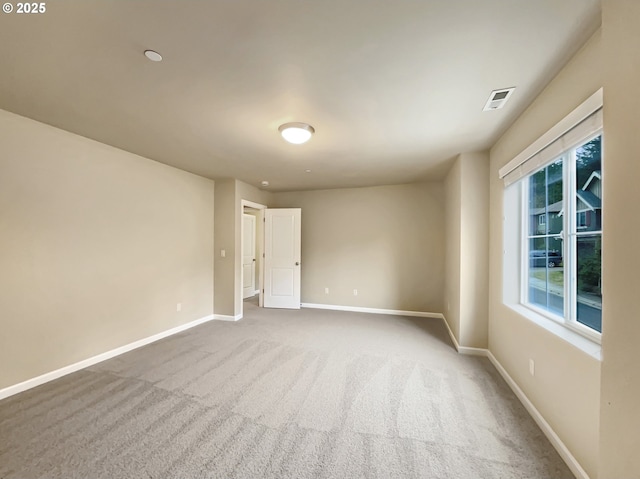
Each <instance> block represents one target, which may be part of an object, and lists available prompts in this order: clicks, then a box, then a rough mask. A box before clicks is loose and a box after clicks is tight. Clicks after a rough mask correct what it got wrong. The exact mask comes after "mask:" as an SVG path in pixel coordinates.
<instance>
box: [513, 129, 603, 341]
mask: <svg viewBox="0 0 640 479" xmlns="http://www.w3.org/2000/svg"><path fill="white" fill-rule="evenodd" d="M602 134H603V133H602V129H600V130H599V131H597V132H596V133H594V134H591V135H589V136H588V137H585V138H584V139H583V140H581V141H580V142H579V143H577V144H576V145H574V146H572V147H571V148H570V149H569V150H568V151H565V152H564V153H562V154H561V155H560V156H559V157H557V158H556V159H554V160H553V161H552V162H551V163H553V162H555V161H558V160H560V159H562V161H563V165H562V181H563V191H562V202H563V211H564V214H563V215H562V218H563V219H562V231H561V232H560V234H559V235H538V236H546V237H550V236H557V237H559V238H561V239H562V261H563V265H564V266H563V269H564V280H563V286H564V291H563V306H564V311H563V315H562V316H560V315H559V314H555V313H554V312H553V311H549V310H547V309H544V308H541V307H539V306H537V305H535V304H533V303H531V302H530V301H529V278H530V275H529V271H530V267H531V259H530V258H531V251H530V249H529V244H530V241H529V240H530V236H531V235H530V233H529V224H530V223H529V221H530V220H529V218H530V214H529V213H530V211H529V196H528V195H529V180H530V178H531V177H532V176H533V175H534V174H536V173H537V172H538V171H540V169H538V170H536V171H534V172H533V173H531V174H529V175H527V176H526V177H525V178H522V179H521V180H520V181H519V183H520V188H521V193H520V194H521V195H522V201H521V211H520V224H521V235H520V243H521V249H520V251H521V252H522V254H521V268H520V304H521V305H522V306H524V307H526V308H528V309H530V310H532V311H534V312H535V313H537V314H540V315H542V316H544V317H546V318H548V319H551V320H553V321H555V322H557V323H560V324H562V325H563V326H565V327H567V328H568V329H571V330H572V331H574V332H576V333H578V334H580V335H582V336H585V337H587V338H588V339H590V340H592V341H594V342H597V343H598V344H600V342H601V338H602V333H601V332H599V331H596V330H595V329H592V328H590V327H589V326H586V325H584V324H582V323H580V322H578V320H577V291H578V278H577V239H578V237H580V236H594V235H598V234H599V235H600V236H601V237H602V230H601V229H600V230H597V231H580V227H579V226H578V224H577V221H576V216H577V213H578V211H577V206H576V204H575V203H576V202H575V201H572V200H573V199H574V197H575V194H576V191H577V190H576V156H575V154H576V149H577V148H579V147H580V146H582V145H584V144H586V143H588V142H590V141H591V140H593V139H595V138H597V137H598V136H602ZM602 141H603V142H604V140H602ZM600 161H601V164H602V162H603V161H604V158H601V159H600ZM551 163H548V164H546V165H545V166H544V167H543V168H546V167H547V166H548V165H549V164H551ZM601 168H602V166H601ZM534 236H537V235H534ZM547 281H548V280H547Z"/></svg>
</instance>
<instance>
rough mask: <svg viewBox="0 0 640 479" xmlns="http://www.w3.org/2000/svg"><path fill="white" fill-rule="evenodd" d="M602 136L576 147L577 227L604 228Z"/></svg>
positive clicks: (588, 229) (581, 229)
mask: <svg viewBox="0 0 640 479" xmlns="http://www.w3.org/2000/svg"><path fill="white" fill-rule="evenodd" d="M601 145H602V137H601V136H599V137H597V138H594V139H593V140H591V141H589V142H588V143H585V144H584V145H582V146H581V147H579V148H577V149H576V194H575V202H576V203H575V205H576V228H577V230H578V231H600V229H601V228H602V170H601V165H602V163H601V153H602V150H601Z"/></svg>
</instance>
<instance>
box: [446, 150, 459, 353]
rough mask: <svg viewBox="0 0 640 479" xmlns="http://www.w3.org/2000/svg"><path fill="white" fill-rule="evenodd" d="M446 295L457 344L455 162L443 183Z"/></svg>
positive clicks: (448, 312)
mask: <svg viewBox="0 0 640 479" xmlns="http://www.w3.org/2000/svg"><path fill="white" fill-rule="evenodd" d="M444 189H445V198H446V201H445V213H446V215H445V242H446V246H445V275H444V280H445V293H444V317H445V320H446V321H447V323H448V324H449V328H451V332H452V333H453V335H454V336H455V338H456V340H457V341H458V343H460V238H461V237H462V164H461V162H460V158H459V157H458V158H456V160H455V161H454V163H453V165H452V166H451V169H450V170H449V173H448V174H447V176H446V177H445V179H444Z"/></svg>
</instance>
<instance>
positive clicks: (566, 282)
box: [522, 135, 602, 333]
mask: <svg viewBox="0 0 640 479" xmlns="http://www.w3.org/2000/svg"><path fill="white" fill-rule="evenodd" d="M601 152H602V136H601V135H598V136H596V137H594V138H591V139H589V140H588V141H585V142H584V143H581V144H580V145H578V146H577V147H575V148H572V149H570V150H569V151H567V152H565V153H563V154H562V155H561V156H560V157H559V158H557V159H556V160H555V161H553V162H552V163H551V164H549V165H548V166H546V167H544V168H542V169H541V170H539V171H537V172H535V173H533V174H531V175H530V176H528V177H526V178H525V179H523V180H522V181H523V191H524V193H525V195H526V198H525V201H524V202H523V204H524V205H525V208H526V211H525V214H524V215H523V219H524V221H525V223H526V228H527V234H526V236H525V244H524V245H523V248H522V250H523V251H527V252H528V253H527V256H528V258H529V259H528V261H527V264H526V265H525V267H524V268H523V273H524V274H523V283H524V284H525V288H523V294H522V302H523V304H525V305H527V306H530V307H533V308H535V309H537V310H542V311H544V312H545V313H546V314H550V315H552V317H555V318H556V319H559V320H562V321H566V322H567V323H568V324H569V325H574V324H577V325H578V328H582V327H587V328H588V329H589V330H592V331H595V332H598V333H599V332H601V331H602V274H601V244H602V231H601V229H600V224H601V219H602V199H601V191H602V187H601V182H602V153H601ZM592 214H593V216H594V217H595V221H593V222H591V223H590V222H589V221H588V219H590V218H591V215H592ZM544 217H547V218H548V219H549V221H547V222H541V221H538V222H537V223H536V221H535V218H544ZM589 223H590V224H589ZM533 225H535V227H531V226H533Z"/></svg>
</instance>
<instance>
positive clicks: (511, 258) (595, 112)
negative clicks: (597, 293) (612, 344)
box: [499, 88, 606, 359]
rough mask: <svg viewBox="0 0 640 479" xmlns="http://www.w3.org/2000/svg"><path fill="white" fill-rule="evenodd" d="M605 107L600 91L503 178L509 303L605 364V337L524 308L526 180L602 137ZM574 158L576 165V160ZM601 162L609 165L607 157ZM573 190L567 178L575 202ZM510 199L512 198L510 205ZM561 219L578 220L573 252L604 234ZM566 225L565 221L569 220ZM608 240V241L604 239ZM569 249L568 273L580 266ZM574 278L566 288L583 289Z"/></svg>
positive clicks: (502, 172) (501, 172)
mask: <svg viewBox="0 0 640 479" xmlns="http://www.w3.org/2000/svg"><path fill="white" fill-rule="evenodd" d="M603 104H604V101H603V89H602V88H600V89H599V90H597V91H596V92H594V93H593V94H592V95H591V96H590V97H589V98H587V99H586V100H585V101H584V102H583V103H582V104H580V105H578V106H577V107H576V108H575V109H574V110H573V111H571V112H570V113H569V114H568V115H567V116H565V117H564V118H563V119H561V120H560V121H559V122H558V123H557V124H555V125H554V126H553V127H551V128H550V129H549V130H548V131H547V132H546V133H544V134H543V135H542V136H541V137H539V138H538V139H537V140H535V141H534V142H533V143H532V144H531V145H529V146H528V147H527V148H525V149H524V150H523V151H522V152H521V153H520V154H518V155H517V156H516V157H514V158H513V159H512V160H511V161H509V162H508V163H507V164H505V165H504V166H503V167H501V168H500V170H499V177H500V179H502V180H503V181H504V183H505V203H504V217H503V225H504V230H503V241H504V250H503V256H504V261H503V284H502V291H503V302H504V304H505V305H506V306H508V307H510V308H511V309H512V310H514V311H515V312H517V313H518V314H519V315H520V316H522V317H523V318H526V319H528V320H530V321H532V322H533V323H535V324H537V325H538V326H540V327H542V328H544V329H546V330H547V331H549V332H551V333H553V334H555V335H556V336H558V337H560V338H562V339H564V340H566V341H568V342H569V343H571V344H573V345H574V346H575V347H577V348H579V349H581V350H582V351H584V352H585V353H587V354H589V355H591V356H592V357H594V358H596V359H601V337H602V334H601V333H599V332H598V331H595V330H593V329H591V328H590V327H588V326H585V325H583V324H580V323H578V322H577V321H575V322H571V321H567V320H565V317H566V315H563V316H562V317H561V316H558V315H554V314H552V313H550V312H549V311H546V310H544V309H542V308H537V307H535V306H533V305H530V304H529V305H526V306H525V304H523V301H522V298H523V297H524V296H523V295H524V294H525V292H524V291H523V290H524V289H525V288H526V282H525V281H523V280H522V278H528V268H529V263H530V260H529V245H528V242H527V243H526V244H525V242H524V238H526V237H527V235H528V232H529V228H528V226H529V225H528V224H527V221H525V220H524V217H523V215H525V214H527V215H528V213H529V212H528V211H527V210H526V208H525V205H526V204H527V202H528V197H527V196H526V195H525V191H526V190H525V189H524V188H525V186H526V185H524V183H525V181H520V180H522V179H524V178H526V177H528V176H530V175H532V174H534V173H535V172H536V171H538V170H540V169H541V168H542V167H546V165H548V164H550V163H551V162H552V161H555V160H557V159H558V158H559V157H560V156H562V155H564V154H566V152H568V151H570V150H572V149H575V147H577V146H580V145H582V144H584V143H586V142H588V141H590V139H592V138H594V137H597V136H600V135H602V126H603V125H602V121H603V119H602V107H603ZM576 127H578V128H576ZM589 132H590V133H589ZM594 132H595V133H594ZM567 140H568V141H567ZM603 142H604V139H603ZM552 157H553V158H552ZM573 159H574V162H575V158H573ZM601 161H604V158H602V159H601ZM565 171H567V169H566V168H564V169H563V174H566V173H565ZM574 182H575V180H574ZM573 186H575V184H570V182H569V181H566V179H565V182H564V188H565V189H566V190H565V192H564V198H573V197H572V195H573V194H575V191H576V190H575V188H574V189H573V191H572V190H571V188H572V187H573ZM506 198H509V199H508V200H507V199H506ZM575 210H576V207H575V206H573V208H572V211H573V212H575ZM560 216H568V217H569V218H570V219H569V220H567V221H572V225H573V231H574V232H575V234H573V235H571V240H572V241H573V243H572V246H571V247H572V248H573V249H572V251H574V250H576V249H577V248H576V246H574V245H575V244H576V241H577V240H576V238H577V237H578V236H581V234H580V233H583V234H584V235H589V234H598V233H599V234H602V230H601V229H600V230H598V231H593V232H592V231H584V232H583V231H578V230H577V228H576V217H575V213H574V214H573V215H571V214H567V212H566V211H565V212H561V213H560ZM563 221H565V220H564V219H563ZM525 228H526V229H525ZM564 231H567V228H564V229H563V232H564ZM601 238H602V236H601ZM604 241H606V240H605V239H603V242H604ZM523 245H524V247H523ZM567 248H569V241H567V240H566V239H565V240H564V241H563V247H562V250H563V252H562V254H563V261H564V262H565V268H566V269H567V270H569V271H574V270H575V267H572V266H571V265H569V264H568V263H569V262H570V261H574V262H575V261H576V259H575V253H569V252H568V251H567ZM570 256H573V258H574V259H571V258H570ZM570 276H573V278H571V277H570V278H569V281H567V280H566V279H565V281H564V285H565V288H569V287H570V286H569V285H574V286H572V287H573V288H576V289H577V281H576V278H575V276H576V274H575V273H572V274H571V275H570ZM573 294H574V296H573V297H576V296H575V292H574V293H573ZM568 297H569V296H568V295H567V294H566V293H565V307H569V306H567V305H568V304H570V301H569V300H568V299H567V298H568ZM603 305H604V302H603ZM571 307H574V306H571ZM575 307H577V305H576V306H575ZM603 326H604V325H603Z"/></svg>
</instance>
